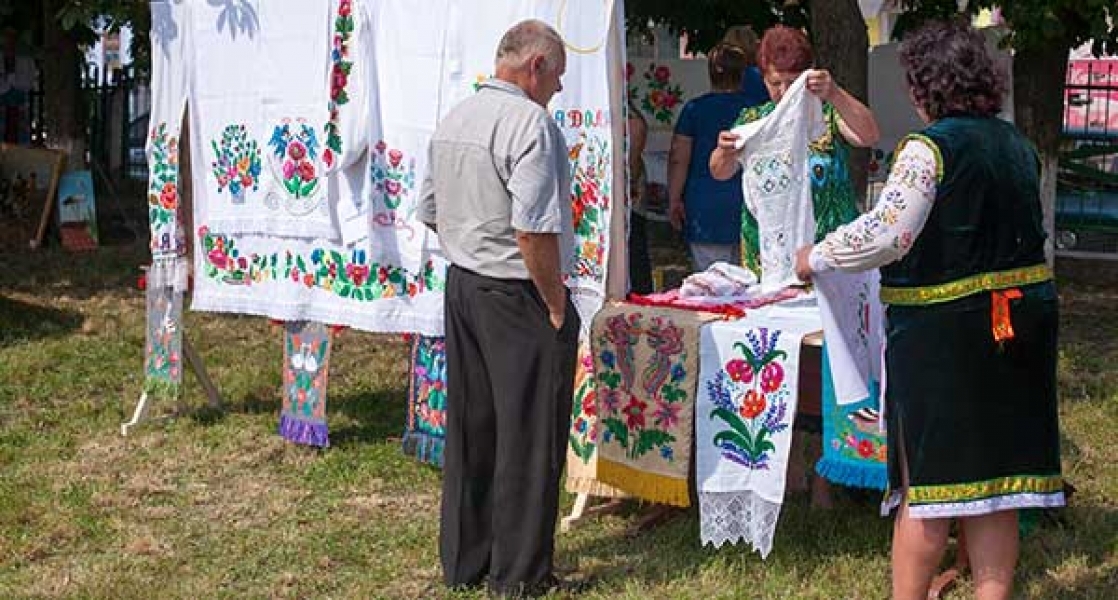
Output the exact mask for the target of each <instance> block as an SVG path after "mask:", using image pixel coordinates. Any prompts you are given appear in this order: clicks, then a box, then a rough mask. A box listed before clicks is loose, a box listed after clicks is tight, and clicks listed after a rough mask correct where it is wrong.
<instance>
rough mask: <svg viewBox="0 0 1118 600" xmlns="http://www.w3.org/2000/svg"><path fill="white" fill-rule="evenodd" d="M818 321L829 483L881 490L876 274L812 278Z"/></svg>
mask: <svg viewBox="0 0 1118 600" xmlns="http://www.w3.org/2000/svg"><path fill="white" fill-rule="evenodd" d="M814 283H815V291H816V293H817V297H818V298H819V312H820V315H821V316H822V318H823V339H824V340H826V343H825V344H824V350H823V365H822V367H823V386H822V398H821V410H822V413H823V414H822V416H823V456H822V457H821V458H820V460H819V462H818V464H816V465H815V471H816V472H817V473H819V474H820V475H821V476H823V477H825V478H826V479H828V480H829V481H832V482H835V483H838V484H841V485H848V486H854V487H864V488H871V489H878V490H884V489H885V487H886V485H887V484H888V476H887V472H886V462H885V459H886V456H887V454H888V452H887V448H886V446H887V444H886V436H885V420H884V419H883V418H882V414H881V409H880V394H879V389H880V385H879V383H880V381H881V370H882V349H883V346H884V335H885V333H884V322H885V321H884V319H885V316H884V310H883V307H882V305H881V300H880V298H879V294H880V289H881V285H880V275H879V274H878V272H877V270H876V269H874V270H870V271H864V272H861V273H844V272H842V271H832V272H829V273H821V274H819V275H817V276H816V277H815V278H814Z"/></svg>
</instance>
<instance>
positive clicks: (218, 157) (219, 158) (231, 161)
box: [210, 125, 260, 204]
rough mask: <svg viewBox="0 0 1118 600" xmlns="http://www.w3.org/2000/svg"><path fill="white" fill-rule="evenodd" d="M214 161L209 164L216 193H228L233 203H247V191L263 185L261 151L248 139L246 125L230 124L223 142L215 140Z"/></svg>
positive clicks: (211, 144)
mask: <svg viewBox="0 0 1118 600" xmlns="http://www.w3.org/2000/svg"><path fill="white" fill-rule="evenodd" d="M210 146H211V147H212V148H213V152H214V161H213V162H212V163H210V168H211V169H212V172H213V176H214V179H215V180H217V191H218V193H221V192H222V191H223V190H225V189H228V190H229V197H230V199H231V201H232V202H233V204H244V202H245V192H247V191H248V190H250V189H251V190H253V191H256V190H257V189H258V188H259V186H260V149H259V148H258V147H257V144H256V140H254V139H251V138H249V136H248V130H247V128H246V127H245V126H244V125H228V126H226V127H225V129H223V130H222V131H221V139H220V140H212V141H211V142H210Z"/></svg>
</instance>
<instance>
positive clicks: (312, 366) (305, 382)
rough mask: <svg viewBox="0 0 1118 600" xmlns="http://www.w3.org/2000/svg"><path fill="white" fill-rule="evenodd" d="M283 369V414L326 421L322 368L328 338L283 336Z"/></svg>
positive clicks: (312, 334)
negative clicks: (285, 412) (285, 405)
mask: <svg viewBox="0 0 1118 600" xmlns="http://www.w3.org/2000/svg"><path fill="white" fill-rule="evenodd" d="M284 338H285V341H286V342H287V343H286V345H285V347H284V354H285V358H286V359H287V361H286V364H285V365H284V366H285V367H286V368H285V369H284V370H283V382H284V386H285V388H286V392H287V394H286V398H287V401H288V406H287V412H288V413H289V414H293V415H298V416H300V417H303V418H313V419H319V420H321V419H325V418H326V402H325V399H326V375H327V372H328V369H327V367H326V362H327V355H326V351H327V349H328V348H329V338H328V336H326V335H317V336H316V335H314V333H313V332H312V333H309V334H308V335H307V336H306V337H305V338H303V337H301V336H300V335H298V334H293V335H286V336H284Z"/></svg>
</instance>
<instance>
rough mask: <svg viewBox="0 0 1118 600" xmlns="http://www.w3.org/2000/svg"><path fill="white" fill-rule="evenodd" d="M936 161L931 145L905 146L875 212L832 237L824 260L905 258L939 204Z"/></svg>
mask: <svg viewBox="0 0 1118 600" xmlns="http://www.w3.org/2000/svg"><path fill="white" fill-rule="evenodd" d="M936 161H937V155H936V154H935V152H934V151H933V149H932V148H931V147H929V146H928V145H927V142H923V141H920V142H919V143H909V144H907V145H905V146H904V147H903V148H902V149H901V150H900V151H899V152H898V154H897V157H896V161H895V164H894V165H893V169H892V171H891V172H890V174H889V179H888V182H887V183H886V185H885V188H884V189H883V190H882V192H881V196H880V198H879V199H878V201H877V204H876V205H875V206H874V208H873V210H871V211H870V212H868V213H866V214H864V215H862V216H860V217H858V218H857V219H855V220H854V221H853V222H851V223H849V224H848V225H844V226H842V227H839V228H838V229H837V230H835V233H834V234H832V235H830V236H828V237H827V238H826V239H825V240H824V241H823V242H822V245H821V247H820V251H821V252H822V254H823V256H824V257H826V258H827V259H828V260H829V261H832V262H837V261H842V258H843V255H844V254H851V253H856V254H859V255H860V256H861V257H862V258H861V260H862V261H865V260H867V257H869V258H870V259H872V257H873V256H874V255H875V254H877V253H880V254H882V255H885V256H888V257H890V258H891V259H893V260H895V259H896V258H899V257H901V256H903V255H905V254H906V253H907V252H908V250H909V249H910V248H911V247H912V244H913V242H914V241H915V239H916V235H917V233H918V232H919V231H920V229H922V228H923V225H924V221H925V220H926V219H927V217H928V213H930V212H931V210H932V206H933V202H934V201H935V195H936V182H937V170H936V169H937V163H936ZM870 250H876V251H877V252H876V253H875V252H871V251H870ZM842 262H844V263H845V262H846V261H842ZM870 266H878V264H869V265H867V267H870Z"/></svg>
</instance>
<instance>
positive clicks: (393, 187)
mask: <svg viewBox="0 0 1118 600" xmlns="http://www.w3.org/2000/svg"><path fill="white" fill-rule="evenodd" d="M401 189H402V187H401V186H400V182H399V181H396V180H395V179H388V180H386V181H385V182H384V191H385V192H388V195H389V196H399V195H400V190H401Z"/></svg>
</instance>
